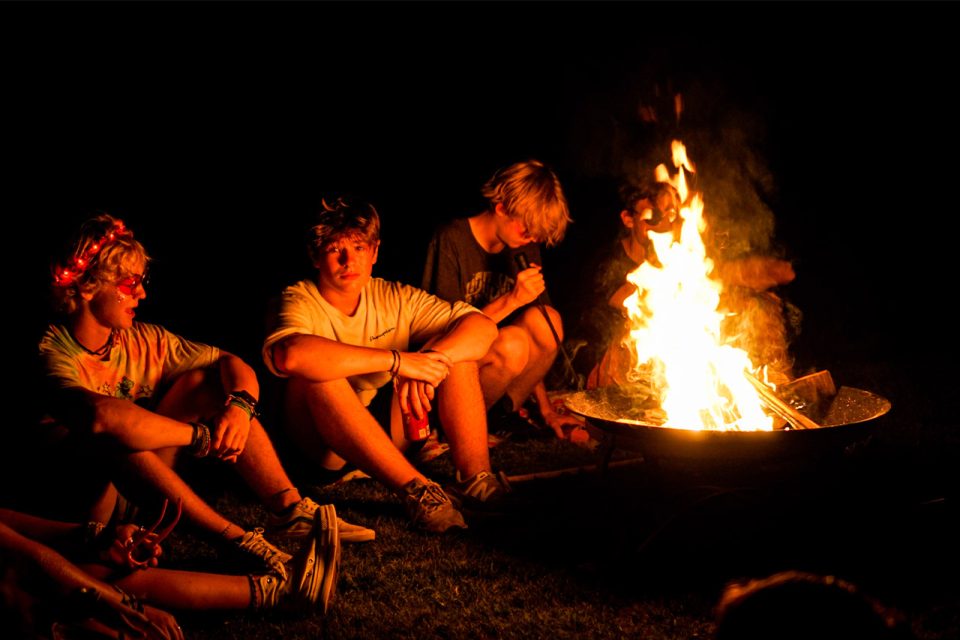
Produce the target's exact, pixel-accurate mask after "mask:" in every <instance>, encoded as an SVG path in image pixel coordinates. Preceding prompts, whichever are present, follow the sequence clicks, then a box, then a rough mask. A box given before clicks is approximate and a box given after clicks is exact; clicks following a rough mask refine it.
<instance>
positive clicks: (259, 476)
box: [32, 215, 374, 575]
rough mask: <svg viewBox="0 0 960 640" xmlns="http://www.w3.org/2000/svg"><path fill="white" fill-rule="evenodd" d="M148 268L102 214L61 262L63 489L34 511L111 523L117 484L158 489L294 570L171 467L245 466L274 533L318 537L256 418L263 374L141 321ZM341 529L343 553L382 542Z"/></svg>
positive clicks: (57, 294)
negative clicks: (196, 461)
mask: <svg viewBox="0 0 960 640" xmlns="http://www.w3.org/2000/svg"><path fill="white" fill-rule="evenodd" d="M148 263H149V257H148V255H147V253H146V251H145V250H144V248H143V246H142V245H141V244H140V243H139V242H138V241H137V240H136V239H134V237H133V233H132V232H131V231H130V230H129V229H127V228H126V226H125V225H124V224H123V222H122V221H120V220H117V219H115V218H113V217H111V216H109V215H101V216H98V217H96V218H93V219H90V220H88V221H86V222H85V223H84V224H83V225H82V227H81V229H80V232H79V234H78V235H77V237H76V238H74V239H73V240H71V242H70V243H69V245H68V247H67V249H66V251H65V252H64V253H63V255H62V257H61V259H60V260H59V261H57V262H56V263H55V264H54V266H53V287H52V290H53V297H54V302H55V304H56V306H57V310H58V311H60V312H61V313H62V314H63V317H62V321H61V322H59V323H54V324H51V325H50V326H49V328H48V330H47V332H46V335H44V337H43V339H42V341H41V342H40V357H41V361H42V363H43V368H44V373H45V391H46V393H45V401H46V402H45V406H44V409H45V412H46V413H47V417H46V418H45V420H44V422H43V425H44V428H43V429H42V431H41V436H42V438H43V440H44V444H43V445H42V449H43V451H44V453H45V456H44V459H43V463H42V464H41V465H39V467H38V468H37V471H39V472H40V473H39V474H37V475H38V476H44V475H46V477H47V478H53V477H56V478H58V480H59V482H58V485H57V491H56V493H53V492H50V493H48V495H47V496H46V497H45V499H44V500H42V501H41V502H40V503H39V504H35V505H32V506H34V507H38V508H40V510H41V511H42V512H44V513H43V514H44V515H48V516H54V517H61V518H63V517H73V518H78V517H79V518H82V519H92V520H100V521H105V520H107V519H108V518H109V517H110V515H111V511H112V510H113V509H114V506H115V504H116V502H117V487H119V489H120V493H121V494H122V495H123V496H124V497H125V498H127V499H129V500H131V501H133V502H138V503H142V502H143V501H145V500H147V499H148V496H151V495H152V496H156V495H157V494H159V495H160V496H161V497H166V498H168V499H170V500H171V501H176V500H177V499H182V501H183V513H184V517H185V518H186V519H188V520H190V521H192V522H193V523H194V524H195V525H196V526H197V527H198V528H199V529H201V530H203V531H206V532H207V533H209V534H211V535H212V536H214V537H219V538H222V539H225V540H228V541H233V542H234V543H235V544H236V545H239V547H240V549H241V550H242V551H245V552H247V553H248V554H252V555H254V556H257V557H259V558H260V559H261V560H262V561H263V562H264V563H265V564H266V565H267V566H268V567H269V568H271V569H272V570H274V571H276V572H277V573H278V574H279V575H285V574H286V568H285V563H287V562H288V561H289V560H290V556H289V555H288V554H286V553H284V552H282V551H280V550H279V549H277V548H276V547H275V546H274V545H273V544H271V543H270V542H268V541H267V540H266V539H265V538H264V537H263V535H262V533H260V532H259V531H256V530H252V531H248V530H246V529H245V528H243V527H241V526H240V525H238V524H236V523H234V522H231V521H230V520H228V519H226V518H225V517H223V516H222V515H221V514H219V513H217V512H216V511H215V510H214V509H212V508H211V507H210V506H209V505H208V504H206V503H205V502H204V501H203V500H202V499H201V498H200V497H199V496H197V495H196V494H195V493H194V491H193V490H192V489H191V488H190V487H188V486H187V484H186V483H185V482H184V480H183V479H182V478H181V477H180V476H179V475H178V474H177V473H176V472H175V471H174V465H175V462H176V461H177V458H178V456H181V455H183V453H184V452H187V453H188V454H192V455H194V456H197V457H206V456H209V457H211V458H216V459H218V460H219V461H221V462H224V463H231V464H234V465H235V468H236V469H237V471H238V473H239V474H240V476H241V477H242V478H243V480H244V481H245V482H246V484H247V485H248V486H249V487H250V488H251V489H252V490H253V492H254V493H255V494H256V495H257V496H258V498H259V499H260V500H261V502H262V503H263V504H264V506H265V507H266V508H267V509H268V511H269V512H270V513H269V515H268V518H267V520H268V521H267V528H268V530H269V531H270V532H272V534H274V535H276V536H284V537H301V536H306V535H309V534H310V533H311V531H312V530H313V525H314V512H315V511H316V509H317V505H316V503H314V502H313V501H312V500H310V499H309V498H304V497H302V496H301V495H300V493H299V491H298V490H297V488H296V487H295V486H293V484H292V483H291V481H290V479H289V477H288V476H287V474H286V472H285V471H284V469H283V467H282V465H281V463H280V460H279V459H278V457H277V454H276V452H275V450H274V448H273V445H272V444H271V442H270V440H269V438H268V437H267V434H266V432H265V431H264V428H263V426H262V425H261V424H260V421H259V420H258V418H257V416H258V412H257V397H258V395H259V391H260V389H259V384H258V381H257V377H256V374H255V373H254V371H253V369H252V368H251V367H250V366H249V365H247V364H246V363H245V362H243V361H242V360H241V359H240V358H238V357H236V356H234V355H232V354H230V353H227V352H225V351H222V350H220V349H217V348H216V347H212V346H208V345H205V344H201V343H197V342H192V341H190V340H186V339H184V338H182V337H180V336H177V335H175V334H173V333H171V332H170V331H168V330H166V329H164V328H163V327H160V326H157V325H152V324H145V323H141V322H137V321H136V320H135V318H136V315H137V311H138V307H139V304H140V302H141V301H142V300H143V299H144V298H146V290H145V288H144V287H145V284H146V277H147V266H148ZM38 446H40V445H38ZM64 478H69V481H68V482H63V479H64ZM145 489H146V491H145ZM339 524H340V526H339V537H338V539H337V542H336V544H337V545H339V539H340V538H343V539H345V540H348V541H359V540H363V539H372V537H373V535H374V532H373V531H372V530H369V529H366V528H363V527H358V526H356V525H350V524H348V523H345V522H343V521H339ZM335 555H337V557H339V554H335Z"/></svg>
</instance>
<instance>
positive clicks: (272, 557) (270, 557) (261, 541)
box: [234, 527, 293, 580]
mask: <svg viewBox="0 0 960 640" xmlns="http://www.w3.org/2000/svg"><path fill="white" fill-rule="evenodd" d="M234 544H235V545H236V546H237V549H239V550H240V551H241V552H242V553H244V554H246V555H248V556H253V557H255V558H258V559H259V560H260V561H261V562H263V564H264V566H265V567H266V568H267V570H268V571H269V572H270V573H272V574H274V575H277V576H279V577H281V578H283V579H284V580H286V579H287V577H288V574H287V567H286V565H287V563H288V562H290V560H291V558H292V557H293V556H291V555H290V554H289V553H285V552H283V551H281V550H280V549H278V548H276V547H275V546H273V544H272V543H271V542H269V541H268V540H267V539H266V538H264V537H263V528H262V527H257V528H256V529H254V530H253V531H247V532H246V533H245V534H243V535H242V536H240V538H238V539H237V540H235V541H234Z"/></svg>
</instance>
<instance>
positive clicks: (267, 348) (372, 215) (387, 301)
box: [263, 198, 509, 533]
mask: <svg viewBox="0 0 960 640" xmlns="http://www.w3.org/2000/svg"><path fill="white" fill-rule="evenodd" d="M307 245H308V246H307V248H308V251H309V255H310V259H311V261H312V263H313V266H314V268H315V269H316V274H315V276H314V277H313V278H310V279H305V280H302V281H300V282H298V283H296V284H294V285H292V286H290V287H287V288H286V289H285V290H284V292H283V295H282V298H281V301H280V304H279V309H278V311H277V312H276V314H275V317H274V318H273V319H272V322H271V331H270V332H269V335H268V336H267V338H266V340H265V342H264V345H263V357H264V360H265V362H266V364H267V367H268V368H269V369H270V370H271V371H272V372H273V373H274V374H276V375H278V376H281V377H285V378H287V380H286V383H285V392H284V393H285V409H286V417H287V420H286V426H287V429H288V431H289V433H290V435H291V437H292V439H293V440H294V442H295V443H297V444H298V445H299V448H300V449H301V451H302V452H304V453H305V454H306V455H307V456H308V457H309V458H311V459H312V461H313V463H315V464H316V465H318V466H319V467H320V468H321V469H320V470H321V471H322V470H323V469H326V470H336V469H345V468H346V466H345V465H346V464H347V463H350V464H351V465H354V466H356V467H358V468H359V469H360V470H362V471H364V472H366V473H367V474H369V475H370V476H372V477H374V478H375V479H377V480H379V481H380V482H382V483H383V484H384V485H386V486H387V487H389V488H390V489H392V490H393V491H395V492H396V493H397V495H398V496H399V497H400V498H401V500H403V502H404V504H405V507H406V510H407V512H408V515H409V517H410V518H411V521H412V524H414V525H415V526H416V527H418V528H420V529H421V530H425V531H429V532H437V533H439V532H443V531H446V530H448V529H450V528H452V527H456V528H463V527H465V526H466V524H465V521H464V519H463V516H462V513H461V511H463V512H466V513H467V515H468V516H469V515H470V511H473V510H476V511H490V510H494V511H496V510H499V509H501V508H503V506H504V502H505V499H504V496H505V494H506V492H507V491H509V487H508V486H507V485H506V483H505V481H503V480H502V479H501V478H498V477H497V476H496V475H494V474H493V473H492V472H491V467H490V458H489V452H488V450H487V424H486V419H485V414H484V411H483V396H482V394H481V390H480V382H479V378H478V375H477V360H479V359H480V358H482V357H483V356H484V354H486V352H487V349H488V348H489V346H490V344H491V343H492V342H493V340H494V338H495V336H496V326H495V325H494V323H493V322H492V321H491V320H490V319H489V318H487V317H486V316H485V315H483V314H482V313H480V312H478V311H477V310H476V309H474V308H473V307H471V306H469V305H467V304H465V303H462V302H456V303H451V302H447V301H444V300H441V299H440V298H437V297H436V296H433V295H430V294H428V293H427V292H425V291H422V290H420V289H417V288H415V287H412V286H408V285H405V284H401V283H398V282H391V281H387V280H384V279H381V278H374V277H372V271H373V266H374V264H376V262H377V256H378V252H379V248H380V218H379V214H378V213H377V211H376V209H375V208H374V207H373V206H372V205H371V204H369V203H365V202H359V201H351V200H348V199H345V198H338V199H336V200H332V201H329V202H327V201H324V202H323V205H322V207H321V208H320V210H319V211H318V212H317V213H316V214H315V216H314V218H313V220H312V225H311V227H310V229H309V232H308V239H307ZM391 383H392V389H389V390H388V392H389V391H391V390H392V391H393V393H392V396H386V397H384V396H383V395H381V396H380V397H377V396H378V393H380V392H382V391H384V387H387V386H390V385H391ZM375 398H376V400H375ZM371 403H373V404H371ZM434 404H436V410H437V414H438V416H439V420H440V423H441V425H442V427H443V429H444V431H445V433H446V434H447V437H448V439H449V442H450V450H451V453H452V456H453V463H454V466H455V468H456V478H455V481H454V482H453V483H452V484H450V485H449V486H447V488H446V490H444V489H443V488H441V487H440V486H439V485H438V484H437V483H435V482H433V481H431V480H430V479H428V478H427V477H425V476H424V475H423V474H422V473H421V472H420V471H418V470H417V469H415V468H414V467H413V465H412V464H411V463H410V461H409V460H408V459H407V457H406V456H405V455H404V451H408V450H409V451H410V452H411V453H412V449H410V448H409V446H408V445H409V442H408V441H407V440H406V438H405V436H404V430H403V421H404V420H405V419H410V417H411V416H413V417H415V418H423V417H425V416H426V412H428V411H430V410H431V409H432V408H433V405H434ZM380 408H383V409H384V410H383V411H382V412H380V411H378V409H380ZM371 411H374V412H375V413H376V414H378V417H379V414H381V413H383V414H386V415H384V416H382V417H381V421H380V422H381V423H382V424H383V425H384V427H381V424H380V423H378V419H377V417H375V413H371ZM451 498H452V499H453V500H452V501H451Z"/></svg>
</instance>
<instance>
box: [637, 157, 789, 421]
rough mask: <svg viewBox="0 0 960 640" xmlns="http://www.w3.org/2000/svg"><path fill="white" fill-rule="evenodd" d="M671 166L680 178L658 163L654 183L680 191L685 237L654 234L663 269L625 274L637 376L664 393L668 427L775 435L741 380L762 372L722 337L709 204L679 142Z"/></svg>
mask: <svg viewBox="0 0 960 640" xmlns="http://www.w3.org/2000/svg"><path fill="white" fill-rule="evenodd" d="M673 163H674V166H675V167H677V168H678V173H677V174H676V175H675V176H670V174H669V171H668V170H667V168H666V167H665V166H663V165H660V166H659V167H657V172H656V178H657V180H658V181H660V182H669V183H670V184H672V185H673V186H674V187H675V188H676V189H677V191H678V192H679V194H680V200H681V202H682V203H684V204H683V205H682V207H681V210H680V217H681V218H682V219H683V232H682V233H681V234H679V238H676V237H675V236H674V234H670V233H663V234H659V233H652V232H651V233H649V234H648V235H649V238H650V240H651V241H652V243H653V247H654V250H655V251H656V256H657V259H658V261H659V263H660V266H654V265H652V264H650V263H649V262H644V263H643V264H641V265H640V267H638V268H637V269H636V270H635V271H634V272H633V273H631V274H630V275H629V276H627V279H628V280H629V281H630V282H632V283H633V284H635V285H636V286H637V291H636V292H635V293H634V294H633V295H632V296H630V297H629V298H627V300H626V301H625V302H624V306H625V307H626V308H627V311H628V314H629V317H630V321H631V330H630V338H629V339H630V340H631V341H632V343H633V345H632V346H633V348H634V349H635V350H636V354H637V362H638V363H639V364H638V366H637V368H636V369H635V370H634V372H633V375H634V376H635V377H637V378H643V379H646V380H648V382H649V384H650V385H651V386H652V387H653V388H654V390H655V392H656V393H657V394H658V395H659V398H660V405H661V407H662V409H663V410H664V411H665V412H666V414H667V420H666V423H665V425H664V426H672V427H682V428H686V429H697V430H699V429H737V430H743V431H752V430H767V431H769V430H772V429H773V418H772V417H770V416H767V415H766V413H764V411H763V410H762V406H763V405H762V402H761V400H760V397H759V396H758V394H757V392H756V390H755V389H754V388H753V387H752V386H751V385H750V383H749V382H748V381H747V379H746V378H745V377H744V375H743V372H744V370H748V371H756V370H757V367H755V366H754V365H753V363H751V362H750V358H749V356H748V355H747V353H746V352H745V351H743V350H742V349H738V348H735V347H733V346H731V345H730V344H729V341H728V340H725V339H724V336H723V335H721V329H720V327H721V322H722V320H723V314H722V313H720V312H719V311H718V310H717V307H718V304H719V302H720V294H721V292H722V291H723V285H722V284H721V283H720V282H719V281H718V280H714V279H712V278H710V277H709V275H710V273H711V271H713V262H712V261H711V260H710V259H709V258H707V254H706V249H705V247H704V243H703V238H702V236H703V233H704V231H705V230H706V227H707V225H706V222H705V221H704V218H703V210H704V205H703V200H702V198H701V196H700V194H699V193H693V194H692V195H691V194H689V193H688V186H687V178H686V173H687V172H689V173H693V172H694V168H693V165H692V163H690V161H689V160H688V159H687V157H686V149H685V148H684V146H683V145H682V144H681V143H680V142H677V141H674V143H673ZM695 231H696V232H695Z"/></svg>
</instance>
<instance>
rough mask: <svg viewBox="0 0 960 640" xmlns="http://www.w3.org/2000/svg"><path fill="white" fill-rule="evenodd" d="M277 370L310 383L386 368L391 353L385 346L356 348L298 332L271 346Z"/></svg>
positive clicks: (390, 364) (391, 357) (384, 369)
mask: <svg viewBox="0 0 960 640" xmlns="http://www.w3.org/2000/svg"><path fill="white" fill-rule="evenodd" d="M273 364H274V366H275V367H276V368H277V370H278V371H280V372H281V373H284V374H286V375H288V376H295V377H298V378H303V379H305V380H309V381H310V382H328V381H330V380H339V379H341V378H347V377H350V376H356V375H363V374H365V373H376V372H378V371H389V370H390V367H391V366H393V354H392V353H391V352H390V351H389V350H387V349H374V348H372V347H357V346H354V345H350V344H343V343H342V342H337V341H336V340H331V339H330V338H323V337H320V336H312V335H306V334H302V333H298V334H295V335H292V336H290V337H287V338H284V339H283V340H281V341H280V342H278V343H277V344H275V345H274V346H273Z"/></svg>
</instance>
